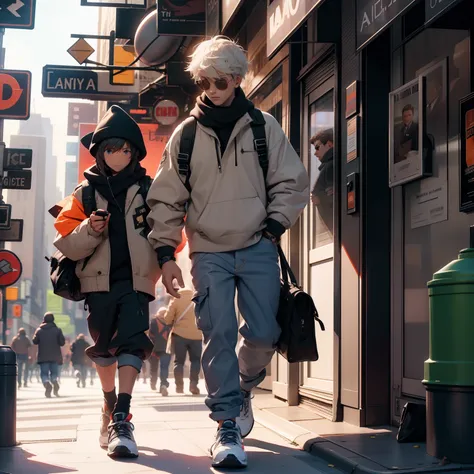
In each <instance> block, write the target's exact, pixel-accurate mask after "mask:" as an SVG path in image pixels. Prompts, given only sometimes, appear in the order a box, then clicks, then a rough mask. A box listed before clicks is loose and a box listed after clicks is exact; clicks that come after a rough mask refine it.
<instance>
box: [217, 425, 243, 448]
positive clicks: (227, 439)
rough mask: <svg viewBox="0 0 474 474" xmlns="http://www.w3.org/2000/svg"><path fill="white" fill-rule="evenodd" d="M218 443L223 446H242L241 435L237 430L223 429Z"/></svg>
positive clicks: (220, 431)
mask: <svg viewBox="0 0 474 474" xmlns="http://www.w3.org/2000/svg"><path fill="white" fill-rule="evenodd" d="M218 442H220V443H221V444H236V445H239V444H240V433H239V430H238V429H237V428H221V429H220V430H219V439H218Z"/></svg>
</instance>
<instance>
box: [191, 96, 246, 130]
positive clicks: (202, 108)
mask: <svg viewBox="0 0 474 474" xmlns="http://www.w3.org/2000/svg"><path fill="white" fill-rule="evenodd" d="M253 108H254V105H253V104H252V102H250V100H248V99H247V97H245V94H244V91H243V90H242V89H241V88H240V87H238V88H237V89H236V90H235V98H234V100H233V101H232V104H231V105H230V106H228V107H219V106H217V105H214V104H213V103H212V102H211V100H210V99H209V98H208V97H207V95H206V94H205V93H204V92H203V93H202V95H201V96H200V97H198V98H197V100H196V105H195V107H194V109H193V110H192V111H191V115H192V116H193V117H196V119H197V121H198V122H199V123H201V124H202V125H204V126H205V127H210V128H225V127H228V126H229V125H230V124H233V125H235V123H236V122H237V120H239V119H240V118H241V117H243V116H244V115H245V114H246V113H247V112H248V111H249V110H251V109H253Z"/></svg>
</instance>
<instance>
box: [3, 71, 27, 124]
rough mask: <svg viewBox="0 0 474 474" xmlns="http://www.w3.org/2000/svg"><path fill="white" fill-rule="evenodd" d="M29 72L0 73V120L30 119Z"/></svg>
mask: <svg viewBox="0 0 474 474" xmlns="http://www.w3.org/2000/svg"><path fill="white" fill-rule="evenodd" d="M30 100H31V72H30V71H13V70H8V69H4V70H1V71H0V119H14V120H28V119H29V118H30Z"/></svg>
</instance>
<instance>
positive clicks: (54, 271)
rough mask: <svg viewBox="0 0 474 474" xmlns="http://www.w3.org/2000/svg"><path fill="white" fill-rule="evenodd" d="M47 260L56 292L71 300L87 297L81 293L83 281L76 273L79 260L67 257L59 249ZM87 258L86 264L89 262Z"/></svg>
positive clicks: (80, 299)
mask: <svg viewBox="0 0 474 474" xmlns="http://www.w3.org/2000/svg"><path fill="white" fill-rule="evenodd" d="M47 260H48V261H49V264H50V267H49V268H50V278H51V283H52V285H53V291H54V294H56V295H58V296H60V297H61V298H65V299H67V300H70V301H82V300H83V299H85V295H84V294H83V293H81V283H80V281H79V278H78V277H77V275H76V264H77V262H74V261H72V260H71V259H69V258H67V257H66V256H64V255H63V254H62V253H61V252H60V251H59V250H57V251H56V252H55V253H54V255H53V256H52V257H51V258H49V259H47ZM87 260H88V259H87ZM87 260H86V262H85V264H87ZM84 266H85V265H84Z"/></svg>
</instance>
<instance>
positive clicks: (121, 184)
mask: <svg viewBox="0 0 474 474" xmlns="http://www.w3.org/2000/svg"><path fill="white" fill-rule="evenodd" d="M145 174H146V170H145V168H143V167H142V166H141V165H140V163H138V162H137V161H132V162H131V163H130V164H129V165H128V166H127V167H126V168H124V169H123V170H122V171H120V173H117V174H116V175H114V176H104V175H103V174H102V173H100V171H99V169H98V168H97V166H96V165H94V166H92V167H91V168H89V169H87V170H86V171H84V176H85V178H86V179H87V180H88V181H89V182H90V183H91V184H92V185H93V186H94V188H95V189H97V191H99V193H100V194H101V195H102V196H104V198H105V199H107V201H108V202H109V203H110V202H114V201H115V198H116V196H118V195H119V194H122V193H123V192H124V191H126V190H127V189H128V188H129V187H130V186H132V185H133V184H135V183H136V182H137V181H139V180H140V179H141V178H142V177H143V176H145Z"/></svg>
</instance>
